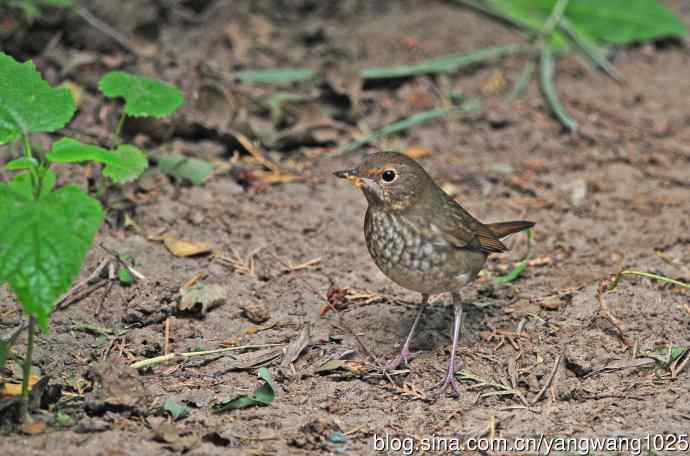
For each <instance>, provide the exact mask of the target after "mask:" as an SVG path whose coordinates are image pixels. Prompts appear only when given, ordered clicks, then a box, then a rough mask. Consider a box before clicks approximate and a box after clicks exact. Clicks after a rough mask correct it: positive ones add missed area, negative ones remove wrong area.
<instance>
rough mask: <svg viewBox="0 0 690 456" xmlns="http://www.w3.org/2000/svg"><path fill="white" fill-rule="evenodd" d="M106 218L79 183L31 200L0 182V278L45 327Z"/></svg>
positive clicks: (29, 312)
mask: <svg viewBox="0 0 690 456" xmlns="http://www.w3.org/2000/svg"><path fill="white" fill-rule="evenodd" d="M102 221H103V209H102V208H101V205H100V204H99V203H98V201H96V200H95V199H93V198H91V197H90V196H88V195H86V194H85V193H84V192H82V191H81V190H80V189H78V188H77V187H74V186H66V187H62V188H61V189H59V190H57V191H55V192H51V193H48V194H46V195H44V196H43V197H41V198H39V199H33V198H31V197H27V195H25V194H22V193H18V192H16V191H15V190H14V189H13V188H12V187H11V186H10V185H7V184H0V233H2V236H1V237H0V283H9V285H10V288H11V289H12V291H13V292H14V293H15V294H16V295H17V297H18V298H19V301H21V303H22V307H23V308H24V310H25V311H26V313H28V314H29V315H32V316H34V317H36V320H37V322H38V324H39V326H40V327H41V328H42V329H43V330H44V331H47V329H48V317H49V315H50V312H51V310H52V308H53V305H54V303H55V300H56V299H57V298H58V297H59V296H60V295H61V294H62V293H64V292H65V291H66V290H67V289H68V288H69V286H70V284H71V283H72V280H73V279H74V278H75V277H76V276H77V274H78V273H79V270H80V268H81V265H82V262H83V261H84V256H85V254H86V251H87V250H88V248H89V246H90V245H91V243H92V242H93V238H94V236H95V234H96V232H97V231H98V228H99V227H100V226H101V223H102Z"/></svg>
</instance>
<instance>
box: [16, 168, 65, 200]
mask: <svg viewBox="0 0 690 456" xmlns="http://www.w3.org/2000/svg"><path fill="white" fill-rule="evenodd" d="M37 175H41V176H42V179H41V184H42V185H41V191H40V193H39V196H40V197H43V196H45V195H47V194H49V193H50V191H51V190H52V189H53V187H55V183H56V182H57V176H56V175H55V173H54V172H53V170H51V169H50V168H37ZM7 185H9V187H10V188H11V189H12V191H14V192H16V193H18V194H21V195H24V196H25V197H26V198H33V197H34V178H33V177H32V174H31V173H30V172H25V173H21V174H17V175H16V176H14V177H13V178H12V179H10V181H9V182H8V183H7Z"/></svg>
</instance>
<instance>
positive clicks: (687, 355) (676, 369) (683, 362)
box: [671, 350, 690, 379]
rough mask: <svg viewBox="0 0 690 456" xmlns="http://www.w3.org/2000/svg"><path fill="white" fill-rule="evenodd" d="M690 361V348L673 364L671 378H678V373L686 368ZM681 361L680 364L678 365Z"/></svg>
mask: <svg viewBox="0 0 690 456" xmlns="http://www.w3.org/2000/svg"><path fill="white" fill-rule="evenodd" d="M688 361H690V350H687V351H686V352H685V356H684V357H683V358H682V360H681V359H677V360H676V362H675V363H674V365H673V366H671V378H674V379H675V378H678V375H679V374H680V373H681V372H682V371H683V369H685V366H687V365H688ZM678 363H680V365H678Z"/></svg>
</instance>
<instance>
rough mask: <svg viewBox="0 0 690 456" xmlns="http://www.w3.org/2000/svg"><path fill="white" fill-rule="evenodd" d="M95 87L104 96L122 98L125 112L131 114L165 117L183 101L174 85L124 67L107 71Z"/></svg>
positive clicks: (135, 115)
mask: <svg viewBox="0 0 690 456" xmlns="http://www.w3.org/2000/svg"><path fill="white" fill-rule="evenodd" d="M98 88H99V90H100V91H101V92H103V94H104V95H105V96H107V97H110V98H116V97H122V98H124V99H125V107H124V112H125V114H127V115H129V116H134V117H142V116H151V117H164V116H167V115H170V114H172V113H173V112H175V110H176V109H177V108H179V107H180V105H181V104H182V102H183V101H184V97H183V96H182V92H180V91H179V90H178V88H177V87H175V86H173V85H171V84H167V83H165V82H162V81H159V80H157V79H152V78H147V77H145V76H138V75H135V74H131V73H125V72H124V71H111V72H110V73H108V74H106V75H105V76H104V77H103V79H101V81H100V82H99V83H98Z"/></svg>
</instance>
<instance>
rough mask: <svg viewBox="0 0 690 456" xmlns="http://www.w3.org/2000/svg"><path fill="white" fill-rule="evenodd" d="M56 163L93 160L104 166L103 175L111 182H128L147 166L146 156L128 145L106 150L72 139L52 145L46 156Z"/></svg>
mask: <svg viewBox="0 0 690 456" xmlns="http://www.w3.org/2000/svg"><path fill="white" fill-rule="evenodd" d="M47 158H48V160H50V161H53V162H56V163H74V162H83V161H87V160H93V161H96V162H99V163H103V164H105V165H106V166H105V168H104V169H103V175H105V176H108V177H110V178H111V179H112V180H113V182H118V183H122V182H129V181H132V180H134V179H136V178H137V177H139V176H140V175H141V173H143V172H144V171H145V170H146V168H148V166H149V162H148V159H147V158H146V154H144V153H143V152H142V151H140V150H139V149H137V148H136V147H134V146H131V145H129V144H121V145H119V146H118V147H117V149H115V150H114V151H112V150H107V149H104V148H102V147H99V146H94V145H93V144H83V143H80V142H79V141H77V140H75V139H72V138H63V139H61V140H59V141H57V142H55V143H54V144H53V147H52V148H51V150H50V152H48V155H47Z"/></svg>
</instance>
